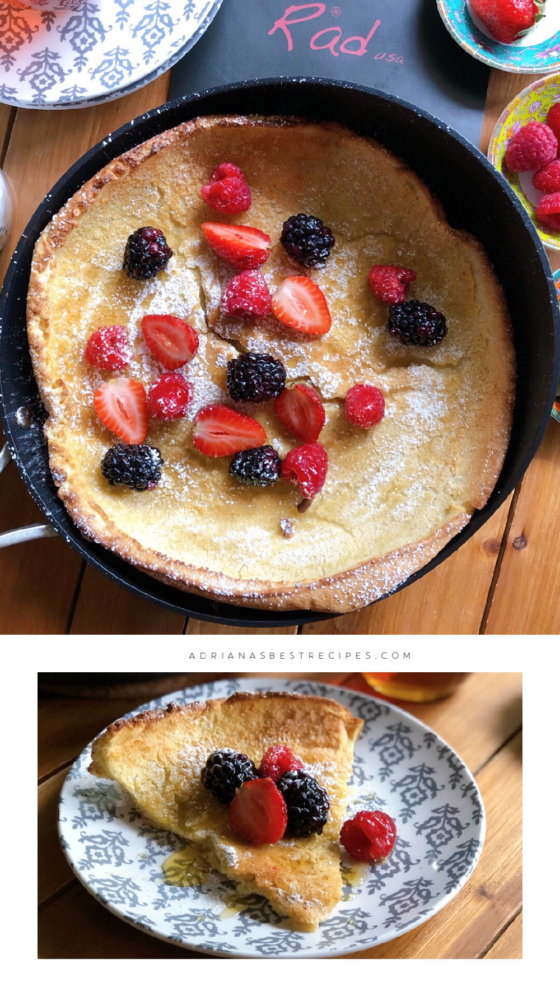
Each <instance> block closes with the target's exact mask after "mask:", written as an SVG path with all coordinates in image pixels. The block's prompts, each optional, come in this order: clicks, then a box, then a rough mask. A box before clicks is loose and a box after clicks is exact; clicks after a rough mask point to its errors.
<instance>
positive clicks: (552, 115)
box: [546, 104, 560, 142]
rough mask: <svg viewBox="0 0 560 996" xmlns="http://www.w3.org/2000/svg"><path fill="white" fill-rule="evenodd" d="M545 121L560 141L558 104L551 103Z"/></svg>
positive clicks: (559, 106) (559, 108) (559, 107)
mask: <svg viewBox="0 0 560 996" xmlns="http://www.w3.org/2000/svg"><path fill="white" fill-rule="evenodd" d="M546 123H547V125H548V127H549V128H552V131H553V132H554V134H555V135H556V138H557V139H558V141H559V142H560V104H553V105H552V107H550V108H549V111H548V114H547V116H546Z"/></svg>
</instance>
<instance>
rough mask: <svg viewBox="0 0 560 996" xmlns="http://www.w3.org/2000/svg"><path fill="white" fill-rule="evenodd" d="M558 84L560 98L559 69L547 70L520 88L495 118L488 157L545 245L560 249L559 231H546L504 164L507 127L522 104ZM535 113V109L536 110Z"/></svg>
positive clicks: (508, 127) (514, 118) (515, 117)
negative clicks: (545, 73) (532, 81)
mask: <svg viewBox="0 0 560 996" xmlns="http://www.w3.org/2000/svg"><path fill="white" fill-rule="evenodd" d="M555 86H557V88H558V94H557V97H558V100H560V72H559V73H548V74H547V75H546V76H543V78H542V79H540V80H535V82H534V83H530V84H529V85H528V86H526V87H525V88H524V89H523V90H522V91H521V93H518V94H516V96H515V97H514V98H513V100H511V101H510V102H509V104H508V105H507V107H505V108H504V110H503V111H502V113H501V114H500V117H499V118H498V120H497V121H496V124H495V125H494V130H493V132H492V136H491V138H490V143H489V145H488V159H489V160H490V162H491V163H492V166H494V168H495V169H497V170H498V172H499V173H500V174H501V175H502V176H503V177H504V179H505V181H506V182H507V183H508V184H509V186H510V187H511V189H512V190H513V191H514V193H515V194H516V195H517V197H518V198H519V200H520V201H521V203H522V205H523V207H524V208H525V210H526V211H527V213H528V215H529V217H530V218H531V221H532V222H533V224H534V226H535V228H536V229H537V232H538V233H539V236H540V239H541V241H542V243H543V245H545V246H546V247H547V248H548V249H555V250H556V251H560V233H558V235H552V234H551V233H550V232H547V231H545V230H544V229H543V228H541V226H540V225H539V223H538V222H537V219H536V217H535V212H534V206H533V204H531V202H530V201H529V200H528V198H527V197H526V196H525V194H524V192H523V190H522V188H521V185H520V183H519V180H518V178H517V174H510V173H509V172H508V170H507V169H506V167H505V165H504V157H505V152H506V148H507V138H508V131H509V129H510V127H511V126H512V125H514V124H515V123H516V122H517V115H518V112H520V113H521V114H522V109H523V105H524V104H525V103H526V101H527V99H528V98H529V97H530V96H531V95H535V97H538V96H540V91H541V90H545V91H546V90H547V89H548V88H549V87H555ZM544 99H546V98H544ZM551 102H552V101H551ZM539 107H540V105H539ZM537 109H538V108H537ZM534 113H536V110H535V112H534ZM519 120H520V122H522V121H523V117H522V116H521V117H520V119H519ZM529 120H531V118H530V117H528V118H527V121H529ZM525 123H527V122H525ZM514 177H515V179H514Z"/></svg>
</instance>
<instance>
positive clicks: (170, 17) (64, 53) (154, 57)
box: [0, 0, 223, 109]
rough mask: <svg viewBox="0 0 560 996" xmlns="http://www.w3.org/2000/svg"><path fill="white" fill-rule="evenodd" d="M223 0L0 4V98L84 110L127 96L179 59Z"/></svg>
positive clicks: (19, 103)
mask: <svg viewBox="0 0 560 996" xmlns="http://www.w3.org/2000/svg"><path fill="white" fill-rule="evenodd" d="M222 2H223V0H95V2H90V0H84V2H83V3H81V4H80V5H79V7H78V8H77V9H76V10H52V11H49V10H32V9H25V10H20V9H18V8H17V7H11V6H10V5H9V4H7V3H2V2H0V101H1V102H2V103H5V104H11V105H13V106H14V107H35V108H37V107H39V108H41V107H43V108H48V109H53V108H56V109H64V108H69V107H72V108H75V107H87V106H89V105H90V104H98V103H104V102H106V101H108V100H115V99H116V98H117V97H124V96H126V95H127V94H129V93H132V92H133V91H134V90H137V89H138V88H139V87H141V86H145V85H146V84H147V83H150V82H152V80H154V79H156V78H157V77H158V76H160V75H161V74H162V73H164V72H166V71H167V70H168V69H170V68H171V67H172V66H174V65H175V63H176V62H178V61H179V59H181V58H182V57H183V56H184V55H186V53H187V52H188V51H189V49H191V48H192V46H193V45H194V44H195V43H196V42H197V41H198V39H199V38H200V37H201V36H202V34H204V32H205V31H206V29H207V28H208V26H209V25H210V23H211V22H212V21H213V19H214V17H215V16H216V14H217V12H218V10H219V9H220V7H221V5H222Z"/></svg>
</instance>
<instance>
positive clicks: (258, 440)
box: [193, 405, 266, 457]
mask: <svg viewBox="0 0 560 996" xmlns="http://www.w3.org/2000/svg"><path fill="white" fill-rule="evenodd" d="M193 441H194V445H195V446H196V448H197V450H200V452H201V453H204V455H205V456H211V457H223V456H232V454H234V453H241V452H242V451H243V450H252V449H255V448H256V447H258V446H262V445H263V443H265V442H266V432H265V431H264V429H263V427H262V425H261V424H260V422H257V421H256V419H254V418H250V417H249V415H242V414H241V412H236V411H234V409H233V408H228V407H227V405H209V406H208V407H207V408H202V409H201V410H200V411H199V413H198V415H197V416H196V418H195V430H194V435H193Z"/></svg>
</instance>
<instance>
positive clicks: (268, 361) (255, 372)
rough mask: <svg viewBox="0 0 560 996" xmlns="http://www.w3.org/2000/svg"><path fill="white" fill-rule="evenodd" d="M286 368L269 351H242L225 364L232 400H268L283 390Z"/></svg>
mask: <svg viewBox="0 0 560 996" xmlns="http://www.w3.org/2000/svg"><path fill="white" fill-rule="evenodd" d="M285 383H286V370H285V368H284V365H283V364H282V363H280V360H275V359H274V357H273V356H271V355H270V353H243V354H242V355H241V356H237V357H236V358H235V359H234V360H230V361H229V363H228V365H227V389H228V391H229V394H230V397H231V398H233V400H234V401H255V402H256V401H268V400H269V398H277V397H278V395H279V394H281V393H282V391H283V390H284V385H285Z"/></svg>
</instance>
